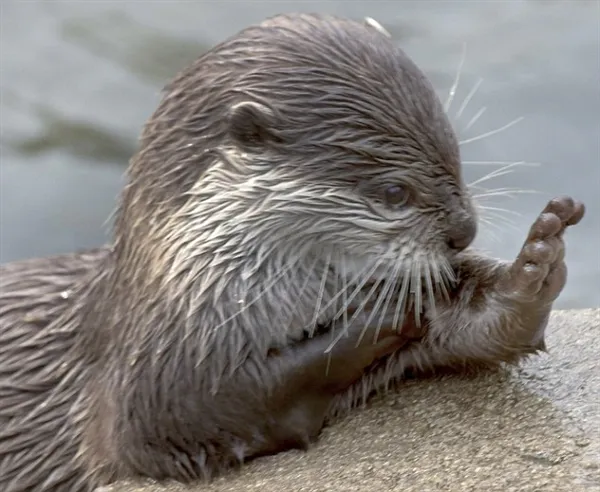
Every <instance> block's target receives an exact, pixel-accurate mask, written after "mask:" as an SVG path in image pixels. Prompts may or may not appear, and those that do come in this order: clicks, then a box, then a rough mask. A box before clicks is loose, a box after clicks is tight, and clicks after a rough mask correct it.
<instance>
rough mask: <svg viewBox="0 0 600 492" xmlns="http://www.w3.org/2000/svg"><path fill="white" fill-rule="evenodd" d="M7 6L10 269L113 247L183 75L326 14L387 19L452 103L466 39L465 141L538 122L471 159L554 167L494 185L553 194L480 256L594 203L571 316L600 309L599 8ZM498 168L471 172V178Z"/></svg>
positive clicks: (573, 257)
mask: <svg viewBox="0 0 600 492" xmlns="http://www.w3.org/2000/svg"><path fill="white" fill-rule="evenodd" d="M2 1H3V3H2V5H1V19H2V22H1V27H2V32H1V53H0V55H1V57H0V62H1V67H0V76H1V87H2V100H1V108H0V109H1V124H2V125H1V126H2V128H1V129H2V137H1V138H2V141H1V143H2V160H1V167H0V172H1V179H0V197H1V207H0V225H1V230H0V261H2V262H6V261H10V260H16V259H19V258H27V257H32V256H38V255H48V254H54V253H60V252H68V251H72V250H74V249H78V248H83V247H91V246H96V245H99V244H101V243H103V242H105V241H106V240H107V238H108V235H109V218H110V214H111V213H112V211H113V208H114V205H115V197H116V196H117V194H118V192H119V189H120V188H121V186H122V173H123V170H124V166H125V165H126V163H127V160H128V158H129V157H130V156H131V154H132V153H133V152H134V151H135V147H136V139H137V137H138V135H139V132H140V129H141V126H142V124H143V123H144V121H145V119H146V118H147V117H148V116H149V115H150V113H151V112H152V111H153V109H154V107H155V106H156V104H157V102H158V98H159V95H160V94H159V92H160V89H161V88H162V86H163V85H164V84H165V82H166V81H167V80H168V79H169V77H171V76H172V75H174V74H175V73H176V72H177V71H178V70H179V69H180V68H182V67H183V66H184V65H185V64H186V63H188V62H189V61H191V60H193V59H194V58H195V57H196V56H197V55H198V54H199V53H201V52H203V51H205V50H206V49H208V48H209V47H210V46H211V45H213V44H215V43H217V42H218V41H220V40H222V39H223V38H225V37H227V36H229V35H231V34H234V33H235V32H236V31H238V30H239V29H241V28H243V27H245V26H246V25H248V24H250V23H253V22H258V21H260V20H261V19H263V18H264V17H267V16H269V15H273V14H276V13H280V12H284V11H294V10H295V11H298V10H301V11H321V12H330V13H337V14H343V15H347V16H352V17H357V18H362V17H365V16H371V17H374V18H375V19H377V20H378V21H380V22H381V23H382V24H384V26H385V27H386V28H387V29H388V30H389V31H390V32H391V33H392V34H393V36H394V38H395V39H397V41H398V43H400V45H401V46H402V47H403V48H404V49H405V50H406V51H407V52H408V53H409V54H410V55H411V56H412V57H413V59H414V60H415V61H416V62H417V63H418V64H419V66H421V67H422V68H423V69H424V70H425V71H426V72H427V74H428V75H429V76H430V77H431V79H432V80H433V82H434V84H435V86H436V88H438V89H439V91H440V96H441V97H443V98H445V97H446V95H447V93H448V90H449V88H450V86H451V84H452V82H453V79H454V77H455V74H456V71H457V67H458V65H459V62H460V59H461V56H462V50H463V43H466V46H467V51H466V60H465V63H464V66H463V69H462V71H461V81H460V84H459V86H458V90H457V94H456V98H455V102H454V104H453V106H452V109H451V111H450V114H451V115H454V114H456V112H457V111H458V109H459V108H460V106H461V104H462V101H463V100H464V99H465V97H466V96H467V95H468V94H469V92H470V91H471V89H472V88H473V86H474V85H475V84H476V83H477V82H478V80H479V79H480V78H483V83H482V85H481V86H480V88H479V89H478V91H477V93H476V94H475V96H474V97H473V99H472V101H471V102H470V103H469V104H468V106H467V108H466V110H465V111H464V113H463V114H462V116H461V118H460V119H459V120H458V121H456V127H457V130H459V131H460V129H461V128H464V126H465V125H466V124H467V122H468V121H469V120H470V119H471V118H472V117H473V116H474V115H475V114H476V113H477V112H478V111H479V110H480V109H481V108H482V107H483V106H485V107H486V108H487V109H486V111H485V113H484V114H483V115H482V116H481V118H480V119H479V120H478V122H477V123H476V124H475V125H474V126H473V127H472V128H470V129H469V130H468V131H467V132H460V135H461V137H462V138H463V139H467V138H470V137H474V136H477V135H479V134H481V133H485V132H487V131H489V130H493V129H494V128H498V127H501V126H503V125H505V124H506V123H508V122H510V121H511V120H513V119H515V118H517V117H521V116H522V117H524V120H523V121H522V122H520V123H519V124H518V125H515V126H513V127H511V128H509V129H508V130H506V131H503V132H501V133H499V134H496V135H494V136H491V137H489V138H485V139H482V140H479V141H475V142H472V143H470V144H467V145H465V146H463V158H464V160H465V161H509V162H510V161H529V162H541V163H542V166H541V167H539V168H525V167H524V168H520V169H519V170H518V172H516V173H513V174H510V175H507V176H503V177H502V178H501V179H497V180H493V181H491V182H489V183H487V184H489V186H490V187H502V186H511V187H518V188H523V189H535V190H538V191H539V192H540V193H539V194H535V195H526V194H525V195H519V196H518V197H517V198H516V199H514V200H508V199H504V200H499V201H498V203H497V205H498V206H500V207H506V208H509V209H511V210H513V211H515V212H518V213H520V214H522V215H521V216H515V217H510V219H511V220H512V221H513V226H506V225H503V224H502V223H501V222H498V221H495V222H496V226H498V227H500V229H498V227H494V228H492V229H490V228H485V229H484V231H483V232H482V234H480V237H479V239H478V242H479V244H480V245H481V246H482V247H484V248H485V249H487V250H488V251H490V252H491V253H493V254H494V255H497V256H500V257H504V258H510V257H512V256H514V255H515V254H516V253H517V251H518V249H519V247H520V245H521V242H522V240H523V238H524V235H525V233H526V230H527V228H528V226H529V224H530V223H531V222H532V220H533V219H534V218H535V216H536V215H537V213H539V211H540V210H541V209H542V208H543V206H544V204H545V202H546V201H547V200H548V199H549V198H551V197H552V196H555V195H559V194H570V195H572V196H574V197H577V198H579V199H581V200H583V201H585V203H586V204H587V210H588V211H587V217H586V219H585V220H584V222H583V223H582V224H580V225H579V226H577V227H576V228H573V229H572V230H570V231H569V232H568V236H567V238H568V265H569V269H570V277H569V282H568V285H567V288H566V289H565V291H564V292H563V294H562V295H561V297H560V299H559V301H558V302H557V304H556V306H557V307H562V308H571V307H588V306H600V253H599V252H600V164H599V163H600V116H599V115H600V89H599V87H600V85H599V77H600V49H599V46H600V29H599V22H600V7H599V5H600V4H599V3H598V2H595V1H592V0H588V1H574V0H568V1H564V2H553V1H543V2H542V1H525V0H523V1H502V2H500V1H498V2H466V1H462V2H452V1H446V0H444V1H439V2H438V1H426V2H425V1H408V0H404V1H402V2H391V1H390V2H384V1H378V2H367V1H364V2H361V1H352V2H344V1H320V2H308V1H303V2H300V1H296V2H274V1H269V2H257V1H243V2H241V1H239V2H226V1H220V2H217V1H214V2H193V3H192V2H173V1H170V2H166V1H165V2H144V3H142V2H137V1H136V2H134V1H118V2H117V1H84V0H81V1H78V2H75V1H70V2H51V1H5V0H2ZM491 169H493V168H490V167H489V166H485V167H484V166H467V169H466V171H467V175H468V177H469V179H470V180H472V179H476V178H477V177H481V176H482V175H484V174H485V173H486V172H488V171H489V170H491Z"/></svg>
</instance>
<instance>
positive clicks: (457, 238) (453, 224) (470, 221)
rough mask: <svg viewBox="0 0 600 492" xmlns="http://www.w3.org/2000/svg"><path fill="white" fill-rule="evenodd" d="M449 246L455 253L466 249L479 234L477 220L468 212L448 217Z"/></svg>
mask: <svg viewBox="0 0 600 492" xmlns="http://www.w3.org/2000/svg"><path fill="white" fill-rule="evenodd" d="M448 219H449V220H448V222H449V223H448V246H450V248H451V249H453V250H455V251H457V252H458V251H462V250H464V249H466V248H467V247H468V246H469V245H470V244H471V243H472V242H473V240H474V239H475V235H476V234H477V220H476V218H475V216H474V215H473V214H470V213H468V212H464V211H461V212H456V213H453V214H452V215H451V216H450V217H448Z"/></svg>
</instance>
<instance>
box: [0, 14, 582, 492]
mask: <svg viewBox="0 0 600 492" xmlns="http://www.w3.org/2000/svg"><path fill="white" fill-rule="evenodd" d="M127 178H128V182H127V184H126V186H125V188H124V190H123V192H122V195H121V197H120V200H119V204H118V211H117V214H116V217H115V222H114V238H113V240H112V241H111V243H110V244H109V245H107V246H105V247H102V248H98V249H95V250H92V251H86V252H79V253H74V254H69V255H61V256H57V257H51V258H46V259H32V260H22V261H18V262H15V263H11V264H7V265H3V266H2V267H1V271H0V289H1V291H0V321H1V328H0V424H1V425H0V489H2V490H3V491H4V492H25V491H28V492H50V491H58V490H60V491H62V492H87V491H92V490H94V489H95V488H96V487H98V486H102V485H104V484H108V483H110V482H112V481H115V480H119V479H122V478H126V477H135V476H143V477H150V478H154V479H157V480H162V479H174V480H178V481H181V482H189V481H192V480H196V479H210V478H211V477H214V476H215V475H217V474H219V473H222V472H223V471H225V470H227V469H230V468H232V467H236V466H238V465H240V464H241V463H243V462H244V461H246V460H249V459H252V458H255V457H257V456H264V455H268V454H273V453H277V452H281V451H284V450H288V449H292V448H301V449H306V448H307V447H309V446H310V443H311V442H313V441H314V440H315V439H317V438H318V435H319V433H320V431H321V429H322V428H323V426H324V425H325V424H326V422H328V421H329V420H330V419H331V418H332V417H334V416H336V415H339V414H340V413H342V412H344V411H346V410H347V409H349V408H352V407H354V406H355V405H358V404H359V403H360V402H364V401H365V399H366V398H367V397H368V396H369V395H370V394H371V393H373V391H375V390H378V389H381V388H385V387H386V385H387V384H388V383H389V382H390V381H394V380H398V379H399V378H401V377H402V376H403V374H405V373H406V371H421V370H424V371H425V370H434V369H437V368H453V367H456V368H461V367H465V366H477V367H478V366H497V365H500V364H503V363H509V364H515V363H518V362H519V361H520V360H522V359H524V358H525V357H527V356H528V355H530V354H533V353H536V352H538V351H540V350H544V329H545V326H546V323H547V321H548V315H549V312H550V310H551V308H552V303H553V301H554V300H555V299H556V297H557V296H558V295H559V293H560V292H561V290H562V288H563V286H564V284H565V282H566V267H565V263H564V254H565V245H564V231H565V230H566V228H568V227H569V226H572V225H575V224H577V223H578V222H579V221H580V220H581V218H582V217H583V215H584V206H583V204H581V203H579V202H576V201H574V200H573V199H572V198H570V197H559V198H556V199H553V200H551V201H550V202H549V203H548V205H547V206H546V208H545V209H544V210H543V211H542V213H541V214H540V215H539V217H538V218H537V220H536V221H535V223H534V224H533V225H532V227H531V230H530V232H529V234H528V236H527V237H526V240H525V243H524V245H523V248H522V250H521V252H520V253H519V255H518V256H517V258H516V259H515V260H514V261H512V262H505V261H500V260H496V259H493V258H489V257H487V256H485V255H483V254H481V253H478V252H476V251H474V250H473V248H472V247H471V244H472V242H473V239H474V237H475V235H476V232H477V216H476V213H475V206H474V204H473V203H472V200H471V198H470V195H469V191H468V187H467V186H466V185H465V183H464V181H463V177H462V173H461V164H460V153H459V146H458V143H457V140H456V137H455V134H454V132H453V130H452V127H451V124H450V122H449V120H448V118H447V116H446V114H445V112H444V109H443V107H442V105H441V104H440V102H439V100H438V99H437V97H436V95H435V93H434V90H433V88H432V86H431V85H430V83H429V81H428V80H427V78H426V77H425V75H424V74H423V73H422V72H421V71H420V70H419V69H418V68H417V66H416V65H415V64H414V63H413V62H412V61H411V60H410V59H409V57H408V56H407V55H406V54H405V53H404V52H403V51H402V50H401V49H399V48H398V47H397V46H396V45H395V44H394V43H393V42H392V41H391V39H390V38H389V36H388V35H387V34H386V33H385V32H384V31H382V30H381V29H379V28H378V27H377V25H376V24H374V23H373V22H367V23H359V22H355V21H352V20H349V19H344V18H339V17H333V16H327V15H318V14H286V15H278V16H275V17H272V18H269V19H267V20H265V21H264V22H262V23H260V24H258V25H254V26H251V27H248V28H246V29H244V30H242V31H241V32H240V33H238V34H237V35H235V36H233V37H231V38H229V39H228V40H226V41H224V42H222V43H221V44H219V45H217V46H216V47H214V48H213V49H211V50H210V51H208V52H207V53H205V54H204V55H202V56H201V57H200V58H199V59H198V60H197V61H196V62H194V63H193V64H191V66H189V67H188V68H186V69H184V70H183V71H182V72H181V73H180V74H179V75H178V76H176V77H175V79H174V80H173V81H172V82H171V83H170V84H169V85H168V86H167V87H166V89H165V95H164V97H163V99H162V101H161V102H160V104H159V106H158V108H157V109H156V111H155V112H154V114H153V115H152V117H151V118H150V119H149V121H148V122H147V124H146V125H145V127H144V129H143V132H142V135H141V138H140V144H139V150H138V152H137V153H136V155H135V156H134V157H133V158H132V160H131V162H130V165H129V168H128V171H127Z"/></svg>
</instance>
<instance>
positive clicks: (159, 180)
mask: <svg viewBox="0 0 600 492" xmlns="http://www.w3.org/2000/svg"><path fill="white" fill-rule="evenodd" d="M129 178H130V184H129V186H128V189H127V190H126V191H125V193H124V196H123V203H122V209H121V214H120V218H119V224H118V230H119V231H120V232H119V234H120V236H119V238H118V241H117V244H120V245H121V247H122V248H125V249H124V250H123V251H126V252H128V253H129V257H130V261H135V262H139V263H140V265H139V266H140V268H142V269H145V268H150V269H152V268H164V267H165V266H166V265H171V266H170V267H169V268H172V266H173V265H174V264H177V265H182V264H189V262H192V261H200V262H201V263H202V264H203V265H204V266H206V265H207V264H208V262H212V263H215V262H216V261H220V260H217V259H216V258H221V256H220V255H222V258H223V264H225V262H226V260H227V261H233V262H235V260H236V259H237V258H240V257H241V256H244V255H245V256H247V257H252V258H254V259H255V260H256V262H257V263H259V262H260V261H259V260H257V258H265V257H268V256H269V255H280V256H286V255H287V256H301V255H305V254H311V255H312V256H315V255H330V256H331V257H332V258H333V260H332V261H333V264H334V265H335V261H336V258H344V259H348V260H350V264H352V263H353V264H356V265H365V264H371V265H372V264H374V263H375V262H380V265H382V266H383V267H384V268H387V269H388V270H389V269H390V268H398V265H399V262H400V263H402V265H403V266H402V268H404V267H406V268H407V269H411V268H413V273H414V264H415V261H417V260H418V261H419V262H421V263H426V268H427V269H428V270H427V271H428V272H430V273H431V274H434V273H436V272H435V271H434V270H435V269H436V268H437V267H438V266H439V264H440V262H442V263H443V262H444V261H446V260H447V259H448V258H450V257H451V256H452V255H454V254H455V253H456V252H458V251H461V250H462V249H464V248H466V247H467V246H468V245H469V244H470V243H471V242H472V240H473V238H474V236H475V232H476V220H475V214H474V210H473V207H472V205H471V200H470V197H469V194H468V192H467V189H466V186H465V183H464V182H463V178H462V175H461V165H460V155H459V148H458V143H457V139H456V137H455V134H454V132H453V130H452V128H451V125H450V123H449V121H448V118H447V117H446V114H445V112H444V109H443V107H442V105H441V104H440V102H439V100H438V98H437V97H436V95H435V93H434V90H433V88H432V86H431V85H430V83H429V82H428V80H427V79H426V77H425V76H424V75H423V73H422V72H421V71H420V70H419V69H418V68H417V66H416V65H415V64H414V63H413V62H412V61H411V60H410V59H409V58H408V57H407V55H406V54H405V53H404V52H403V51H402V50H400V49H399V48H397V47H396V46H395V45H394V43H393V42H392V41H391V40H390V39H389V37H388V36H386V35H385V33H384V32H382V31H381V30H380V29H377V28H376V26H374V25H373V24H372V23H367V24H362V23H357V22H353V21H349V20H344V19H339V18H333V17H328V16H317V15H305V14H300V15H288V16H277V17H274V18H271V19H269V20H267V21H265V22H263V23H262V24H260V25H257V26H254V27H250V28H248V29H246V30H244V31H242V32H241V33H239V34H238V35H236V36H234V37H233V38H231V39H229V40H227V41H225V42H223V43H222V44H220V45H218V46H216V47H215V48H214V49H212V50H211V51H209V52H208V53H206V54H205V55H204V56H202V57H201V58H200V59H199V60H197V61H196V62H195V63H194V64H193V65H192V66H191V67H189V68H188V69H186V70H185V71H184V72H182V73H181V74H180V75H179V76H178V77H177V78H176V79H175V80H174V81H173V82H172V83H171V84H170V85H169V86H168V87H167V92H166V96H165V97H164V99H163V101H162V102H161V104H160V106H159V107H158V109H157V111H156V112H155V114H154V115H153V117H152V118H151V120H150V122H149V123H148V124H147V126H146V128H145V130H144V133H143V135H142V138H141V150H140V152H139V153H138V155H137V156H136V157H135V158H134V160H133V161H132V164H131V167H130V169H129ZM207 244H209V245H211V248H212V249H211V251H212V256H211V258H210V259H206V258H205V257H202V255H205V253H206V249H205V248H206V245H207ZM151 251H153V252H154V253H153V254H151V255H150V256H149V255H148V254H147V253H149V252H151ZM205 256H206V255H205ZM203 258H204V259H203ZM247 260H248V258H245V259H244V261H247ZM157 262H158V263H159V266H156V264H157ZM223 268H226V267H223Z"/></svg>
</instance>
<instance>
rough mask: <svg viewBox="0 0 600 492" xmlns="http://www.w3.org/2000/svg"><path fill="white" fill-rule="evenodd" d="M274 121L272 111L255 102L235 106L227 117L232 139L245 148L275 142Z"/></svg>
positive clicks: (245, 102)
mask: <svg viewBox="0 0 600 492" xmlns="http://www.w3.org/2000/svg"><path fill="white" fill-rule="evenodd" d="M274 120H275V115H274V114H273V111H271V109H269V108H268V107H267V106H265V105H264V104H260V103H257V102H254V101H243V102H240V103H237V104H234V105H233V106H231V108H230V109H229V113H228V115H227V122H228V124H229V133H230V135H231V138H232V139H233V140H234V142H236V143H237V144H239V145H242V146H244V147H256V146H260V145H262V144H265V143H267V142H268V141H270V140H273V139H274V138H275V136H274V133H273V130H274V127H273V125H274Z"/></svg>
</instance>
